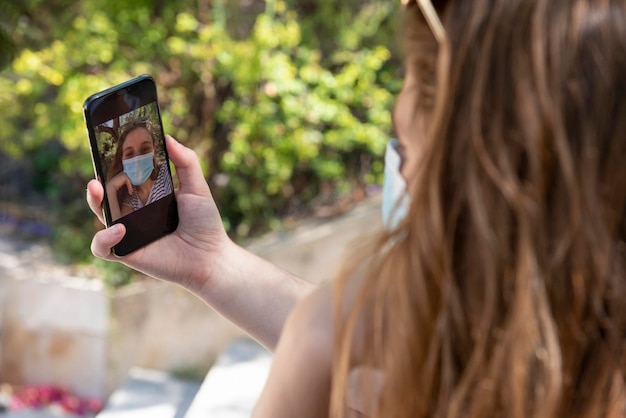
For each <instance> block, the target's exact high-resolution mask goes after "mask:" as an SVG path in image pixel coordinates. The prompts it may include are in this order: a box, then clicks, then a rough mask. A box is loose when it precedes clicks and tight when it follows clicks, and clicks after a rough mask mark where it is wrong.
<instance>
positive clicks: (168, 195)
mask: <svg viewBox="0 0 626 418" xmlns="http://www.w3.org/2000/svg"><path fill="white" fill-rule="evenodd" d="M83 113H84V117H85V123H86V125H87V133H88V135H89V144H90V148H91V156H92V161H93V166H94V171H95V173H96V177H97V178H98V180H99V181H100V182H101V183H102V187H103V188H104V200H103V202H102V210H103V214H104V219H105V220H106V225H107V227H109V226H111V225H114V224H117V223H122V224H124V225H125V226H126V235H125V236H124V238H123V239H122V241H121V242H120V243H119V244H117V245H116V246H115V247H114V248H112V251H113V254H115V255H116V256H118V257H123V256H125V255H128V254H130V253H131V252H133V251H135V250H137V249H138V248H141V247H143V246H145V245H147V244H149V243H151V242H153V241H155V240H157V239H159V238H161V237H163V236H164V235H167V234H169V233H171V232H173V231H174V230H175V229H176V227H177V226H178V211H177V206H176V200H175V198H174V185H173V182H172V173H171V169H170V161H169V156H168V153H167V147H166V146H165V137H164V134H163V123H162V122H161V112H160V110H159V102H158V98H157V88H156V83H155V82H154V79H153V78H152V77H150V76H149V75H142V76H139V77H136V78H134V79H132V80H129V81H126V82H124V83H122V84H119V85H117V86H114V87H111V88H109V89H107V90H104V91H101V92H99V93H96V94H93V95H92V96H90V97H89V98H87V99H86V100H85V104H84V106H83Z"/></svg>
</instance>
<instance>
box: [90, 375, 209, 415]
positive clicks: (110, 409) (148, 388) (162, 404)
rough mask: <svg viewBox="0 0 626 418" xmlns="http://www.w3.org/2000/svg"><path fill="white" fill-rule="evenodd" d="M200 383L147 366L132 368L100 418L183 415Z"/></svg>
mask: <svg viewBox="0 0 626 418" xmlns="http://www.w3.org/2000/svg"><path fill="white" fill-rule="evenodd" d="M199 387H200V382H191V381H186V380H181V379H176V378H173V377H171V376H170V375H169V374H167V373H164V372H160V371H156V370H146V369H138V368H135V369H132V370H131V373H130V376H129V378H128V380H127V381H126V382H125V383H124V385H122V386H121V387H120V388H119V389H117V390H116V391H115V392H114V393H113V395H111V397H110V398H109V400H108V402H107V403H106V405H105V408H104V410H103V411H102V412H100V414H98V415H97V417H96V418H183V417H184V416H185V413H186V412H187V409H188V408H189V405H190V404H191V402H192V401H193V399H194V396H195V395H196V393H197V392H198V389H199Z"/></svg>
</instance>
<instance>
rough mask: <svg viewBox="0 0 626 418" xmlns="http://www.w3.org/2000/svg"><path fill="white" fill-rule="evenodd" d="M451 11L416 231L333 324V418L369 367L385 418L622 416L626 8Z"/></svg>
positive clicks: (417, 181) (601, 4)
mask: <svg viewBox="0 0 626 418" xmlns="http://www.w3.org/2000/svg"><path fill="white" fill-rule="evenodd" d="M447 3H448V4H447V5H446V8H445V11H444V10H443V9H441V10H440V12H442V17H443V20H444V26H445V28H446V31H447V34H448V38H449V42H450V45H449V70H448V71H446V72H443V73H439V77H437V80H436V82H437V86H438V87H437V89H435V98H434V103H433V107H432V109H429V108H428V107H427V106H420V103H422V104H423V103H424V102H423V101H421V99H420V97H419V96H420V94H419V92H417V93H416V95H415V101H414V102H415V104H416V105H415V106H414V108H415V117H416V118H419V117H424V113H423V112H426V113H425V114H427V115H428V116H429V124H428V130H427V131H425V132H423V131H418V130H414V131H413V132H409V133H408V134H409V135H410V138H409V139H410V140H413V141H421V142H422V145H421V147H420V151H421V152H423V154H422V155H421V157H420V165H419V168H418V170H417V172H415V173H412V174H413V177H412V178H411V179H410V186H409V194H410V195H411V198H412V203H411V207H410V210H409V214H408V216H407V218H406V219H405V220H404V222H403V223H402V224H401V225H400V226H399V227H398V229H397V230H396V231H394V232H392V233H386V234H384V236H383V237H382V238H381V239H380V241H379V242H378V244H377V245H376V246H375V249H374V250H373V251H370V252H368V253H366V254H361V255H360V256H359V257H358V259H357V262H356V263H353V264H356V265H359V266H361V267H362V266H363V265H364V264H365V265H367V266H368V268H365V269H362V270H364V271H366V272H367V273H366V274H365V277H364V279H363V281H362V282H360V286H359V289H360V290H359V291H358V292H357V293H358V295H357V297H356V299H355V300H354V302H353V303H351V304H350V306H345V304H342V303H338V306H337V309H336V323H337V324H338V326H337V339H336V340H337V346H336V354H335V363H334V371H333V393H332V397H331V399H332V404H331V416H333V417H340V416H344V413H345V411H344V408H343V405H344V404H345V398H346V386H347V376H348V373H349V371H350V369H351V368H353V367H355V366H356V365H363V364H364V365H367V366H370V367H373V368H376V369H379V370H382V371H383V372H384V376H385V378H384V385H383V387H382V391H381V393H380V398H379V401H378V402H377V404H376V414H375V415H376V416H377V417H383V416H384V417H394V418H396V417H411V418H419V417H450V418H452V417H507V418H509V417H512V418H522V417H524V418H526V417H537V418H539V417H542V418H543V417H545V418H547V417H581V418H582V417H589V418H591V417H594V418H595V417H624V416H626V388H625V384H624V376H625V373H626V357H625V351H624V350H625V349H626V291H625V288H626V277H625V276H626V269H625V267H626V264H625V260H624V256H625V255H626V243H625V242H624V241H625V238H626V216H625V215H626V206H625V202H626V4H625V3H624V1H611V0H602V1H601V0H597V1H593V0H474V1H469V0H457V1H449V2H447ZM405 13H406V15H407V21H408V22H409V25H413V26H414V27H413V28H409V30H408V31H407V34H409V35H410V36H412V38H410V39H408V41H407V48H406V54H407V57H406V58H407V59H406V62H407V65H409V66H410V65H415V63H416V62H419V60H420V58H419V54H420V52H421V51H422V46H423V45H425V44H427V42H426V41H425V39H423V38H420V37H419V36H422V35H419V34H420V33H423V32H424V31H423V30H418V29H416V28H420V27H424V21H423V19H422V18H421V16H420V13H419V11H418V9H417V7H416V6H409V7H408V8H407V9H406V10H405ZM409 35H407V36H409ZM431 45H432V43H431ZM442 87H445V88H442ZM420 112H422V113H420ZM358 260H360V261H358ZM354 280H355V279H354V269H353V268H351V267H348V268H347V270H346V271H345V272H344V273H343V274H342V276H341V277H340V280H338V286H337V293H336V295H337V297H336V300H337V301H341V300H342V298H343V297H344V296H345V293H344V292H345V289H346V285H347V284H348V283H352V282H353V281H354ZM346 312H347V313H346ZM361 327H362V328H361Z"/></svg>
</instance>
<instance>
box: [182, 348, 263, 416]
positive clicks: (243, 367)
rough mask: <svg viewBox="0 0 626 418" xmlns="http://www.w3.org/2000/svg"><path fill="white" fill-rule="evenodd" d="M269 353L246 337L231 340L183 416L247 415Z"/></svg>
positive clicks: (261, 387) (261, 383) (254, 400)
mask: <svg viewBox="0 0 626 418" xmlns="http://www.w3.org/2000/svg"><path fill="white" fill-rule="evenodd" d="M271 364H272V355H271V354H270V353H269V352H268V351H267V350H266V349H265V348H263V347H261V346H260V345H259V344H257V343H256V342H254V341H252V340H249V339H241V340H236V341H234V342H233V343H232V344H231V345H230V346H229V347H228V350H226V352H224V353H223V354H222V355H221V356H220V357H219V359H218V360H217V362H216V363H215V365H214V366H213V367H212V368H211V370H210V371H209V373H208V374H207V377H206V379H205V380H204V382H203V383H202V386H201V387H200V390H199V391H198V393H197V395H196V397H195V399H194V401H193V403H192V404H191V407H190V408H189V411H188V412H187V415H185V418H206V417H211V418H248V417H250V415H251V414H252V410H253V408H254V405H255V404H256V401H257V399H258V397H259V395H260V393H261V390H262V389H263V385H264V384H265V381H266V379H267V374H268V372H269V369H270V366H271Z"/></svg>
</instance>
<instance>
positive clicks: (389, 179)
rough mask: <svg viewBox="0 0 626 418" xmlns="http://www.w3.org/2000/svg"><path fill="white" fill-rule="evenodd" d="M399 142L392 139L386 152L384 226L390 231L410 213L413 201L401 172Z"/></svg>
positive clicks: (383, 205)
mask: <svg viewBox="0 0 626 418" xmlns="http://www.w3.org/2000/svg"><path fill="white" fill-rule="evenodd" d="M397 147H398V140H397V139H392V140H391V141H389V143H388V144H387V149H386V151H385V179H384V182H383V203H382V212H383V225H384V226H385V229H386V230H388V231H392V230H394V229H396V228H397V227H398V225H399V224H400V222H401V221H402V220H403V219H404V218H405V217H406V215H407V213H408V212H409V205H410V204H411V199H410V197H409V195H408V194H407V190H406V180H405V179H404V177H402V173H401V172H400V165H401V163H402V159H401V158H400V154H399V153H398V150H397V149H396V148H397Z"/></svg>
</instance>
